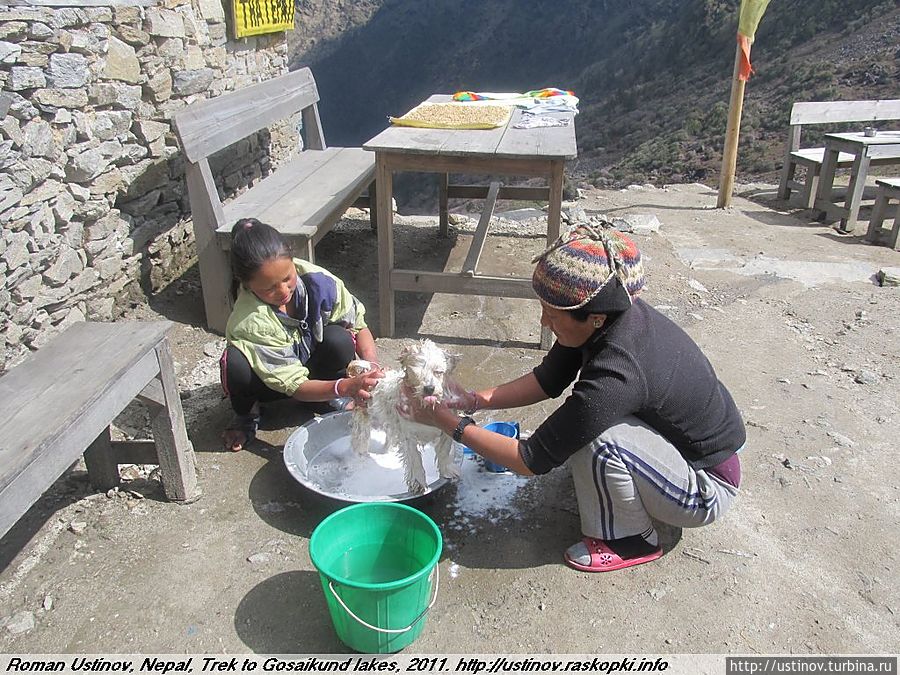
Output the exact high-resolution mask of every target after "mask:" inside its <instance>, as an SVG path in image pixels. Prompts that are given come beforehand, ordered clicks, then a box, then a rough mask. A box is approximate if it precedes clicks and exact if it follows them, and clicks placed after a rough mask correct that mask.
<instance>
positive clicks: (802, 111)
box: [778, 99, 900, 209]
mask: <svg viewBox="0 0 900 675" xmlns="http://www.w3.org/2000/svg"><path fill="white" fill-rule="evenodd" d="M896 120H900V99H886V100H882V101H826V102H812V101H809V102H800V103H795V104H794V105H793V107H792V108H791V118H790V129H789V131H788V138H787V147H786V151H785V157H784V166H783V167H782V169H781V180H780V183H779V187H778V198H779V199H784V200H790V198H791V192H792V191H798V192H799V193H800V204H801V205H802V206H804V207H805V208H808V209H811V208H813V206H814V205H815V200H816V192H817V190H818V186H819V175H820V173H821V171H822V163H823V161H824V155H825V148H824V147H821V148H801V147H800V145H801V138H800V136H801V132H802V129H803V127H804V126H808V125H811V124H838V123H845V122H857V123H865V125H866V126H877V123H879V122H882V123H883V122H886V121H896ZM857 126H861V124H859V125H857ZM859 130H860V131H861V129H859ZM854 159H855V158H854V157H853V156H852V155H850V154H847V153H843V152H842V153H840V155H839V156H838V162H837V167H838V168H847V167H850V166H851V165H852V164H853V160H854ZM895 162H896V160H892V159H884V160H877V159H876V160H872V162H871V164H872V165H873V166H877V165H879V164H891V163H895ZM797 167H802V168H804V169H806V174H805V176H804V178H803V180H802V181H798V180H796V179H795V178H794V175H795V173H796V171H797Z"/></svg>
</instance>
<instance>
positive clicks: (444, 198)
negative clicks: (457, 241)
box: [438, 173, 450, 237]
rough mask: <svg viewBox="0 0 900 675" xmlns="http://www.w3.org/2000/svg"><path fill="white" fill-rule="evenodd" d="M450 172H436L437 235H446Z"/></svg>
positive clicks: (448, 222) (448, 221)
mask: <svg viewBox="0 0 900 675" xmlns="http://www.w3.org/2000/svg"><path fill="white" fill-rule="evenodd" d="M449 187H450V174H447V173H439V174H438V214H439V215H438V236H440V237H446V236H447V233H448V230H449V225H450V208H449V205H450V199H449V196H448V192H449Z"/></svg>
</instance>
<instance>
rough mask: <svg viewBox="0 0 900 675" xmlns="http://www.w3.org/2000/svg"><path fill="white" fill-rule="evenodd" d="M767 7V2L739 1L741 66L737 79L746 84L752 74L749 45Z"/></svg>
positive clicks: (765, 0)
mask: <svg viewBox="0 0 900 675" xmlns="http://www.w3.org/2000/svg"><path fill="white" fill-rule="evenodd" d="M768 6H769V0H741V10H740V16H739V19H738V33H737V41H738V44H739V45H740V47H741V64H740V72H739V73H738V78H739V79H741V80H743V81H744V82H746V81H747V80H749V79H750V73H752V72H753V66H751V65H750V45H751V44H753V37H754V36H755V35H756V28H757V26H759V21H760V19H762V16H763V14H765V13H766V7H768Z"/></svg>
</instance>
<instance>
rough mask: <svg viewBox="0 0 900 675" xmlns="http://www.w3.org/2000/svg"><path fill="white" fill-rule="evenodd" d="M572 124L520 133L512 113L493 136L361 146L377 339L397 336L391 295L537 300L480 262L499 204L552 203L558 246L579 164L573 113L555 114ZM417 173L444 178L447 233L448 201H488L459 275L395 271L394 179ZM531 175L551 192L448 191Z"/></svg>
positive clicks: (464, 134)
mask: <svg viewBox="0 0 900 675" xmlns="http://www.w3.org/2000/svg"><path fill="white" fill-rule="evenodd" d="M449 100H450V97H449V96H447V95H435V96H431V97H430V98H429V99H428V101H427V102H429V103H446V102H448V101H449ZM550 114H552V115H553V116H554V117H559V118H567V119H568V120H569V122H568V126H563V127H543V128H533V129H515V128H514V125H515V123H516V122H517V121H518V120H519V119H520V118H521V117H522V115H523V113H522V110H521V109H518V108H517V109H515V110H514V111H513V114H512V116H511V118H510V120H509V121H508V122H507V124H506V125H505V126H503V127H498V128H496V129H487V130H484V129H479V130H461V129H421V128H413V127H401V126H391V127H388V128H387V129H386V130H384V131H382V132H381V133H380V134H378V135H377V136H375V137H374V138H372V139H371V140H370V141H368V142H367V143H365V144H363V148H364V149H366V150H372V151H374V152H375V184H376V186H377V191H376V192H377V195H376V200H377V209H378V211H377V222H378V300H379V309H380V312H379V320H380V334H381V335H382V336H387V337H389V336H392V335H393V334H394V328H395V325H394V310H395V307H394V294H395V293H396V292H397V291H410V292H425V293H428V292H431V293H458V294H465V295H489V296H503V297H511V298H534V297H535V296H534V291H533V290H532V288H531V279H530V277H529V278H523V277H499V276H489V275H483V274H479V273H478V272H477V265H478V260H479V258H480V256H481V251H482V249H483V247H484V241H485V237H486V236H487V230H488V225H489V222H490V218H491V215H492V213H493V210H494V204H495V202H496V200H497V199H528V200H542V201H546V202H548V203H549V209H548V213H547V240H548V242H552V241H555V240H556V238H557V237H558V236H559V231H560V210H561V205H562V193H563V169H564V166H565V162H566V160H569V159H574V158H575V157H576V156H577V154H578V151H577V149H576V144H575V123H574V117H575V115H574V113H550ZM395 171H416V172H426V173H437V174H440V183H439V192H440V194H439V197H440V199H439V204H440V206H439V210H440V214H439V225H438V231H439V234H440V235H442V236H446V234H447V223H448V208H447V203H448V199H449V198H450V197H461V198H468V199H485V208H484V210H483V212H482V215H481V219H480V220H479V222H478V226H477V228H476V231H475V235H474V237H473V239H472V244H471V247H470V248H469V252H468V255H467V256H466V260H465V262H464V263H463V269H462V270H461V271H460V272H425V271H415V270H406V269H395V268H394V242H393V211H392V208H391V200H392V196H393V174H394V172H395ZM450 173H457V174H466V175H473V174H474V175H490V176H527V177H534V176H538V177H543V178H546V179H547V183H548V185H547V187H537V188H534V187H514V186H502V185H501V184H500V183H497V182H494V183H491V184H490V185H489V186H488V185H451V184H450V183H449V174H450ZM550 341H551V334H550V332H549V331H548V330H546V329H544V330H542V332H541V346H543V347H544V348H548V347H549V346H550Z"/></svg>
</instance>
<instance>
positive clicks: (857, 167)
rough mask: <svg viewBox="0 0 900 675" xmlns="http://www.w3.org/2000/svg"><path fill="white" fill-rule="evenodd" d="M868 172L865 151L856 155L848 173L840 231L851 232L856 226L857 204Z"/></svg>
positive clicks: (860, 200) (867, 159)
mask: <svg viewBox="0 0 900 675" xmlns="http://www.w3.org/2000/svg"><path fill="white" fill-rule="evenodd" d="M868 173H869V155H868V153H866V152H865V151H863V152H862V153H860V154H859V155H857V156H856V160H855V161H854V162H853V169H852V170H851V174H850V185H849V186H847V202H846V206H847V213H846V215H845V216H844V217H843V218H841V224H840V228H841V232H846V233H848V234H849V233H851V232H853V228H854V227H856V221H857V218H858V217H859V205H860V203H862V197H863V191H864V190H865V189H866V176H867V175H868Z"/></svg>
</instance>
